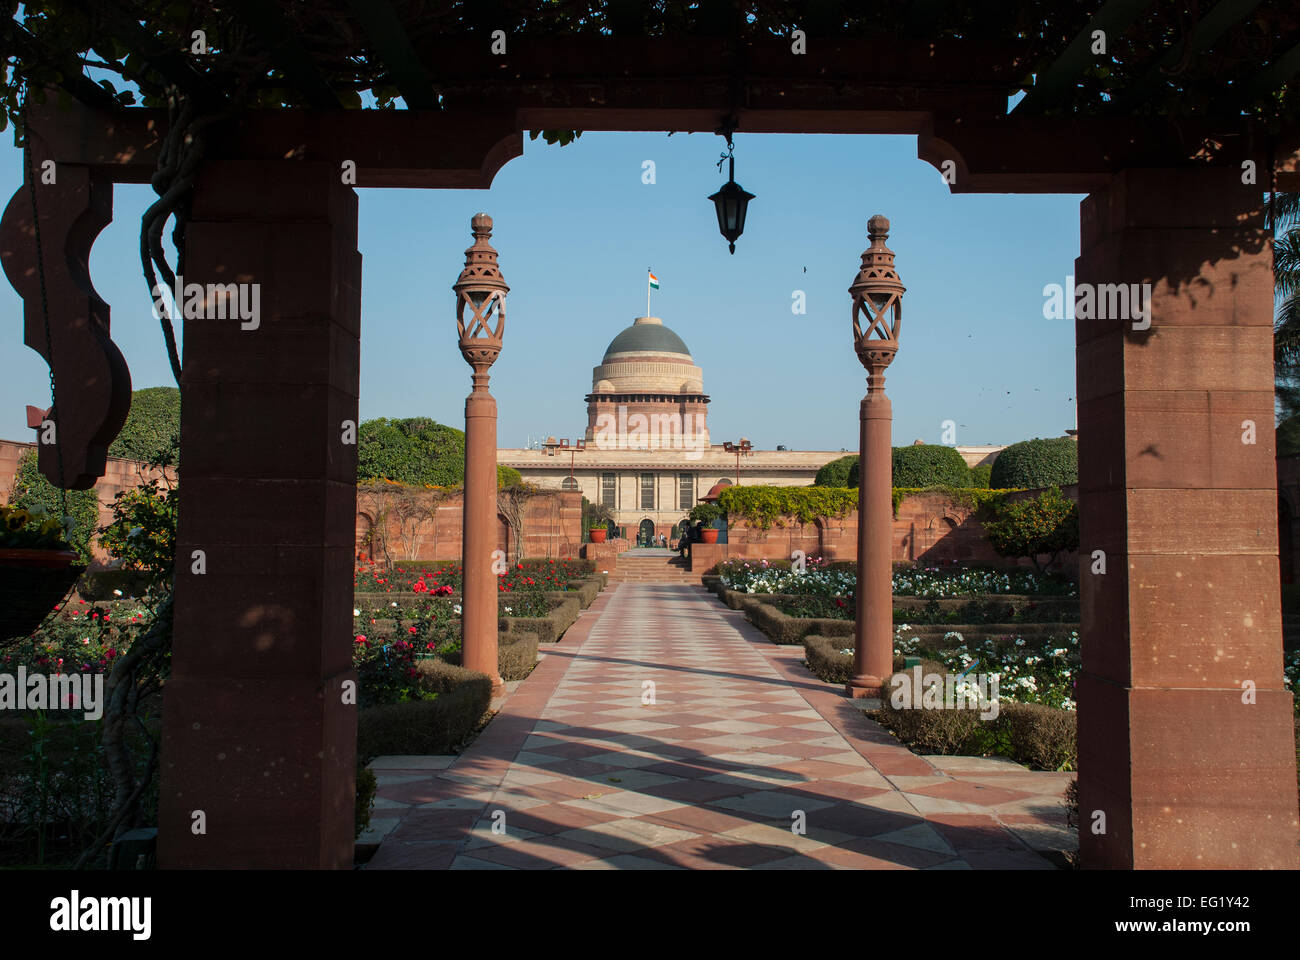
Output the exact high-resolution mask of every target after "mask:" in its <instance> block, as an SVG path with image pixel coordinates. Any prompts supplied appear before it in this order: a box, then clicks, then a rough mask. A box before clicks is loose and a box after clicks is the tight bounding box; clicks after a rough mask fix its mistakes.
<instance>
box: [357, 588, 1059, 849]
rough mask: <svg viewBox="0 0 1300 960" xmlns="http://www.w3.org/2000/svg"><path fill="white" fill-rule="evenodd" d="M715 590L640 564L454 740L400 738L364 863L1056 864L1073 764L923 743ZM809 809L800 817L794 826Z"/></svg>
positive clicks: (386, 769) (387, 765)
mask: <svg viewBox="0 0 1300 960" xmlns="http://www.w3.org/2000/svg"><path fill="white" fill-rule="evenodd" d="M801 661H802V650H801V649H799V648H792V647H778V646H775V645H773V644H771V643H769V642H768V640H767V639H766V637H764V636H763V635H762V634H760V633H758V631H756V630H755V629H754V628H753V627H752V626H751V625H750V624H748V623H747V622H745V620H744V618H743V615H742V614H740V613H738V612H736V611H731V610H727V609H725V608H722V607H721V606H719V605H718V603H717V602H716V601H715V600H713V599H712V598H711V597H709V596H707V595H706V594H704V593H703V592H701V591H698V590H694V589H691V588H689V587H686V586H682V585H677V584H650V583H622V584H619V585H617V586H611V588H610V589H608V590H606V591H605V592H604V593H603V594H602V595H601V596H600V597H599V598H598V599H597V601H596V602H595V603H594V604H593V605H592V606H591V608H590V609H588V610H586V611H584V613H583V615H582V617H581V618H580V619H579V620H578V622H577V623H575V624H574V625H573V626H572V627H571V628H570V629H569V632H568V633H567V634H566V635H565V637H564V638H563V639H562V640H561V641H560V643H558V644H556V645H553V646H551V647H548V648H547V650H546V651H545V652H544V654H543V658H542V662H541V663H539V664H538V666H537V668H536V670H534V671H533V673H532V675H531V676H529V677H528V679H526V680H524V681H523V682H522V683H521V684H519V686H518V688H517V689H516V690H515V691H514V692H512V693H511V694H510V695H509V697H508V698H507V699H506V701H505V703H504V705H503V707H502V709H501V711H500V713H499V714H498V715H497V716H496V718H495V719H494V720H493V721H492V723H491V724H490V725H489V726H488V728H487V729H486V730H485V731H484V732H483V734H482V735H481V736H480V737H479V738H478V739H477V740H475V741H474V743H472V744H471V745H470V747H469V748H468V749H467V750H466V751H465V753H464V754H462V755H460V756H459V757H455V758H431V757H414V758H409V757H384V758H380V760H378V761H376V762H375V763H374V764H372V766H373V767H374V769H375V772H376V774H377V775H378V779H379V792H378V799H377V801H376V806H375V811H374V816H373V819H372V828H371V831H370V833H369V834H368V835H367V836H366V837H363V840H366V839H370V840H372V841H374V840H378V839H381V838H382V843H381V845H380V847H379V849H378V851H377V852H376V853H375V855H374V857H373V858H372V859H371V860H370V862H369V864H368V865H367V867H366V869H372V870H378V869H403V868H405V869H443V868H451V869H510V868H516V869H518V868H525V869H529V868H531V869H542V868H557V867H570V868H574V869H639V868H646V869H682V868H686V869H745V868H755V869H805V868H806V869H855V868H868V869H877V868H878V869H899V868H915V869H971V868H974V869H981V868H1021V869H1039V870H1042V869H1051V868H1052V866H1053V861H1052V859H1049V858H1056V859H1057V860H1059V851H1063V850H1067V849H1073V847H1074V846H1075V839H1074V837H1073V833H1072V831H1070V830H1068V829H1067V827H1066V810H1065V806H1064V804H1063V801H1062V796H1063V794H1064V791H1065V789H1066V787H1067V785H1068V784H1069V782H1070V780H1071V779H1073V777H1074V774H1068V773H1042V772H1033V771H1029V770H1026V769H1025V768H1024V767H1021V766H1019V765H1017V764H1015V763H1011V762H1010V761H1006V760H1001V759H987V758H975V757H926V758H923V757H918V756H916V755H914V754H912V753H911V752H910V751H908V750H907V749H906V748H904V747H902V746H901V745H900V744H899V743H898V742H897V741H896V740H894V739H893V738H892V737H891V736H890V735H889V734H888V733H887V732H886V731H885V730H884V729H883V728H881V727H880V726H879V725H878V724H876V723H875V722H874V721H872V720H870V719H869V718H867V717H865V716H864V715H863V714H862V713H861V712H860V710H859V709H858V708H857V707H856V706H855V705H854V704H853V703H852V702H851V701H847V700H845V699H844V697H843V696H842V695H841V694H840V692H839V691H838V690H837V689H836V688H834V687H832V686H830V685H828V684H825V683H822V682H821V681H820V680H817V679H816V678H814V677H812V676H811V675H810V674H809V673H808V672H807V670H806V669H805V668H804V667H803V666H802V663H801ZM792 828H793V829H792Z"/></svg>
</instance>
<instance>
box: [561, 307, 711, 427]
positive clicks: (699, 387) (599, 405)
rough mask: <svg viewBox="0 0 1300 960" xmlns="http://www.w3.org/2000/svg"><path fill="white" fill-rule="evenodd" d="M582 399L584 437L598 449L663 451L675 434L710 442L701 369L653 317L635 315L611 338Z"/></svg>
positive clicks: (678, 338) (706, 399)
mask: <svg viewBox="0 0 1300 960" xmlns="http://www.w3.org/2000/svg"><path fill="white" fill-rule="evenodd" d="M586 400H587V433H586V441H587V443H595V444H598V445H599V446H600V447H601V449H663V448H665V447H671V446H672V444H673V442H674V439H673V438H674V437H675V438H678V440H679V441H680V442H681V443H682V444H683V445H685V444H686V443H688V442H689V443H694V444H696V445H698V446H699V447H700V448H702V449H707V448H708V446H709V431H708V426H707V410H708V403H709V398H708V397H707V396H706V395H705V393H704V371H703V370H701V369H700V368H699V367H698V366H696V365H695V360H694V359H692V357H691V352H690V350H688V349H687V348H686V344H685V343H684V342H683V341H682V338H681V337H679V336H678V335H677V334H675V333H673V331H672V330H670V329H668V327H666V326H664V322H663V320H661V319H659V318H658V317H637V319H636V321H635V322H634V323H633V324H632V326H630V327H628V328H626V329H625V330H623V331H622V332H621V333H619V335H618V336H616V337H615V338H614V339H613V340H611V341H610V343H609V346H608V347H607V348H606V349H605V356H604V357H603V358H602V359H601V361H600V365H599V366H598V367H596V368H595V369H594V370H592V372H591V393H589V394H587V397H586ZM639 418H644V421H643V420H641V419H639ZM643 424H644V425H643ZM638 428H640V429H639V430H638ZM629 442H630V443H631V444H632V445H633V446H632V447H629V446H628V444H629Z"/></svg>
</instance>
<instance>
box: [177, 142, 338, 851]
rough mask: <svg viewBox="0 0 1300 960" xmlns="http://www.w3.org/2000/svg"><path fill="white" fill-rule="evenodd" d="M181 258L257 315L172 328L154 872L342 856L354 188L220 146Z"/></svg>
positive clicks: (199, 278)
mask: <svg viewBox="0 0 1300 960" xmlns="http://www.w3.org/2000/svg"><path fill="white" fill-rule="evenodd" d="M187 259H188V263H187V265H186V271H185V273H186V276H185V278H184V279H185V282H186V283H187V284H188V283H200V284H204V285H205V288H206V285H207V284H209V283H220V284H225V283H236V284H257V285H258V287H257V288H256V291H257V292H256V300H255V301H254V299H253V292H252V291H253V288H251V287H244V288H243V290H244V292H245V303H246V305H248V306H249V307H251V306H253V304H254V303H256V306H257V308H258V310H257V314H256V316H254V317H252V318H250V319H243V318H242V317H231V316H230V313H229V311H227V313H226V316H227V319H221V318H220V317H214V318H212V319H205V318H193V317H190V318H187V319H185V321H184V344H185V352H184V363H183V402H182V405H181V438H182V439H181V448H182V450H183V453H182V456H181V467H180V474H181V476H180V498H181V499H180V511H179V517H180V529H179V531H178V536H177V551H176V582H175V602H176V606H175V615H176V619H175V644H174V648H173V653H172V665H171V677H170V678H169V679H168V681H167V684H166V688H165V694H164V704H165V705H164V710H163V743H162V752H161V762H162V774H161V775H162V781H161V792H160V797H159V807H160V809H159V865H160V866H162V867H203V868H236V867H292V868H320V867H333V868H349V867H351V865H352V860H353V856H352V854H353V820H354V809H355V796H356V786H355V776H356V731H357V712H356V711H357V708H356V705H355V703H356V700H355V696H349V695H348V691H347V690H346V686H347V685H348V684H349V683H350V684H351V686H352V687H353V688H354V687H355V681H356V675H355V673H354V672H353V670H352V638H351V632H352V569H353V555H354V548H355V539H356V477H357V448H356V441H355V424H356V419H357V395H358V379H359V372H360V354H359V347H358V334H359V329H360V312H361V255H360V254H359V253H358V252H357V198H356V194H355V193H354V192H353V191H352V189H351V188H349V187H344V186H342V185H341V183H340V178H339V175H338V169H337V167H334V166H332V165H327V164H316V163H307V162H286V163H283V164H268V163H247V164H246V163H242V162H218V161H215V160H214V161H212V162H210V163H208V164H205V166H204V167H203V168H202V171H201V173H200V175H199V180H198V183H197V185H196V190H195V196H194V204H193V215H192V219H191V221H190V224H189V230H188V258H187ZM208 306H209V307H212V306H215V304H214V303H213V302H212V301H211V300H209V302H208ZM250 312H251V311H250ZM349 427H350V429H349Z"/></svg>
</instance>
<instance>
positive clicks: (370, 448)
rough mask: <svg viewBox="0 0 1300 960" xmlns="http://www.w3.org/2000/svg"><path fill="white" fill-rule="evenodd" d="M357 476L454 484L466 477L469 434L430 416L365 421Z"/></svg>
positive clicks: (359, 436) (359, 439) (359, 434)
mask: <svg viewBox="0 0 1300 960" xmlns="http://www.w3.org/2000/svg"><path fill="white" fill-rule="evenodd" d="M357 479H359V480H363V481H364V480H381V479H382V480H392V481H394V482H395V483H410V484H431V485H433V486H436V487H453V486H455V485H456V484H458V483H462V482H463V481H464V479H465V434H464V433H463V432H461V431H460V430H457V429H455V428H454V427H448V426H444V425H443V424H441V423H438V422H436V421H434V420H431V419H429V418H428V417H410V418H408V419H405V420H389V419H386V418H383V417H381V418H379V419H377V420H365V421H362V423H361V426H360V427H359V428H358V430H357Z"/></svg>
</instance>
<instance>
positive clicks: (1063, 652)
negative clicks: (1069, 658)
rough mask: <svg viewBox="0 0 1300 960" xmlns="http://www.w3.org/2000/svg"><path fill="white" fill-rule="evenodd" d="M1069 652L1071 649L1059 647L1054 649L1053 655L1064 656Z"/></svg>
mask: <svg viewBox="0 0 1300 960" xmlns="http://www.w3.org/2000/svg"><path fill="white" fill-rule="evenodd" d="M1069 652H1070V651H1068V650H1066V649H1065V647H1057V648H1056V649H1055V650H1053V651H1052V656H1054V657H1063V656H1065V655H1066V654H1067V653H1069Z"/></svg>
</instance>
